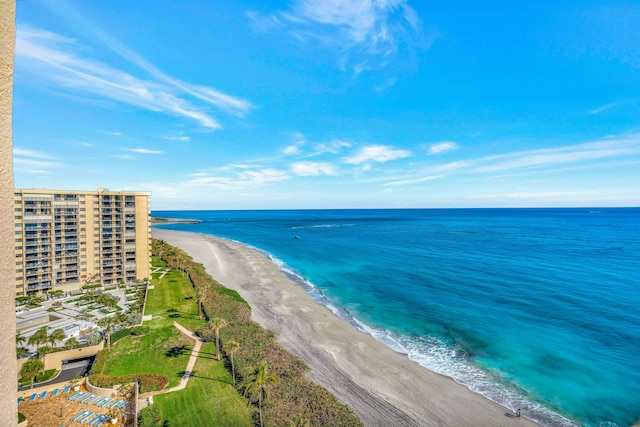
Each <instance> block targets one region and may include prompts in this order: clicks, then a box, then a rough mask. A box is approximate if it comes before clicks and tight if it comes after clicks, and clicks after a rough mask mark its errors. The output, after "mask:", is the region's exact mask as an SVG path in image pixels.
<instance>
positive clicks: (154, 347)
mask: <svg viewBox="0 0 640 427" xmlns="http://www.w3.org/2000/svg"><path fill="white" fill-rule="evenodd" d="M152 265H153V266H154V267H155V266H162V267H164V262H162V261H160V260H158V259H157V258H156V257H154V258H153V263H152ZM159 276H160V274H157V273H154V274H153V275H152V281H151V284H152V285H153V286H154V289H149V290H148V291H147V301H146V306H145V315H152V316H153V318H152V320H151V321H147V322H144V326H146V327H149V328H150V332H149V334H147V335H144V336H140V337H126V338H123V339H121V340H119V341H118V342H117V343H115V344H114V345H113V346H112V350H111V354H109V358H108V362H107V366H106V369H105V371H104V373H105V374H108V375H124V374H131V373H156V374H162V375H166V376H167V377H168V378H169V385H168V386H167V388H171V387H174V386H176V385H178V384H179V383H180V378H181V377H182V374H183V373H184V370H185V369H186V367H187V363H188V361H189V357H190V356H191V350H192V349H193V344H194V341H193V340H192V339H190V338H188V337H186V336H185V335H184V334H182V333H181V332H180V331H178V329H177V328H176V327H175V326H173V322H174V321H175V322H177V323H180V324H181V325H182V326H184V327H185V328H187V329H189V330H191V331H193V330H196V329H198V328H199V327H201V326H202V325H204V324H205V321H204V320H200V319H199V318H198V306H197V304H196V300H195V296H194V291H193V287H192V286H191V283H190V282H189V279H188V278H187V277H186V276H183V275H182V273H180V272H179V271H175V270H173V271H170V272H169V273H167V274H166V275H165V276H164V277H163V278H162V279H160V278H159ZM154 400H155V404H156V405H158V406H159V407H160V409H161V411H162V419H163V421H164V422H165V423H166V424H164V425H165V426H171V427H180V426H253V425H254V423H253V421H252V414H253V412H254V408H253V407H248V406H247V400H246V399H245V398H244V397H242V396H241V395H240V394H238V392H237V391H236V390H235V389H234V388H233V386H232V385H231V374H230V373H229V372H228V371H227V370H226V369H225V368H224V363H223V362H222V361H221V362H218V361H216V360H215V344H213V343H204V344H203V346H202V349H201V352H200V358H199V359H198V361H197V363H196V366H195V368H194V376H192V377H191V378H190V379H189V383H188V385H187V387H186V388H185V389H184V390H180V391H176V392H171V393H167V394H161V395H157V396H155V397H154Z"/></svg>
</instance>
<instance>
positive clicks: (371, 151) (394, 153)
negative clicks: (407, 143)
mask: <svg viewBox="0 0 640 427" xmlns="http://www.w3.org/2000/svg"><path fill="white" fill-rule="evenodd" d="M410 155H411V152H410V151H407V150H399V149H394V148H393V147H389V146H386V145H369V146H366V147H362V148H361V149H360V150H359V151H358V152H357V153H356V154H355V155H353V156H351V157H345V158H344V159H343V160H344V162H345V163H349V164H356V165H357V164H361V163H367V162H378V163H384V162H388V161H391V160H397V159H402V158H405V157H409V156H410Z"/></svg>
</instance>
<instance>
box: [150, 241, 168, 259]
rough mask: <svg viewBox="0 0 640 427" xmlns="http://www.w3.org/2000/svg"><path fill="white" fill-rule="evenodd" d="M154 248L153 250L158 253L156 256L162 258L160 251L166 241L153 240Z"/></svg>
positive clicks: (162, 249)
mask: <svg viewBox="0 0 640 427" xmlns="http://www.w3.org/2000/svg"><path fill="white" fill-rule="evenodd" d="M153 243H154V246H155V248H153V250H154V251H155V252H156V253H157V254H158V258H160V259H162V252H163V251H164V245H165V244H166V243H167V242H165V241H164V240H155V239H154V240H153Z"/></svg>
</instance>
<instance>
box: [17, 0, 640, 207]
mask: <svg viewBox="0 0 640 427" xmlns="http://www.w3.org/2000/svg"><path fill="white" fill-rule="evenodd" d="M16 20H17V35H16V58H15V75H14V99H13V102H14V107H13V154H14V163H13V165H14V181H15V186H16V187H17V188H48V189H78V190H96V189H97V188H108V189H110V190H133V191H150V192H151V193H152V196H151V205H152V209H153V210H182V209H314V208H460V207H579V206H588V207H592V206H639V205H640V25H638V24H637V23H638V22H640V3H638V2H636V1H615V0H609V1H590V0H580V1H575V0H566V1H563V2H557V1H546V0H541V1H539V2H524V1H512V0H511V1H494V0H487V1H483V2H477V1H458V0H451V1H447V2H433V1H417V0H413V1H410V0H351V1H347V0H291V1H287V2H284V1H280V2H274V1H266V0H260V1H258V0H236V1H233V2H212V1H207V0H184V1H180V2H176V1H164V0H154V1H148V0H140V1H134V2H132V1H128V0H127V1H125V0H110V1H107V2H105V1H99V0H19V1H18V2H17V19H16Z"/></svg>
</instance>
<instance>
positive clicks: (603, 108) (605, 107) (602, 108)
mask: <svg viewBox="0 0 640 427" xmlns="http://www.w3.org/2000/svg"><path fill="white" fill-rule="evenodd" d="M621 103H622V101H616V102H610V103H608V104H604V105H601V106H600V107H598V108H594V109H593V110H589V114H600V113H604V112H605V111H607V110H611V109H612V108H615V107H617V106H618V105H620V104H621Z"/></svg>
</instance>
